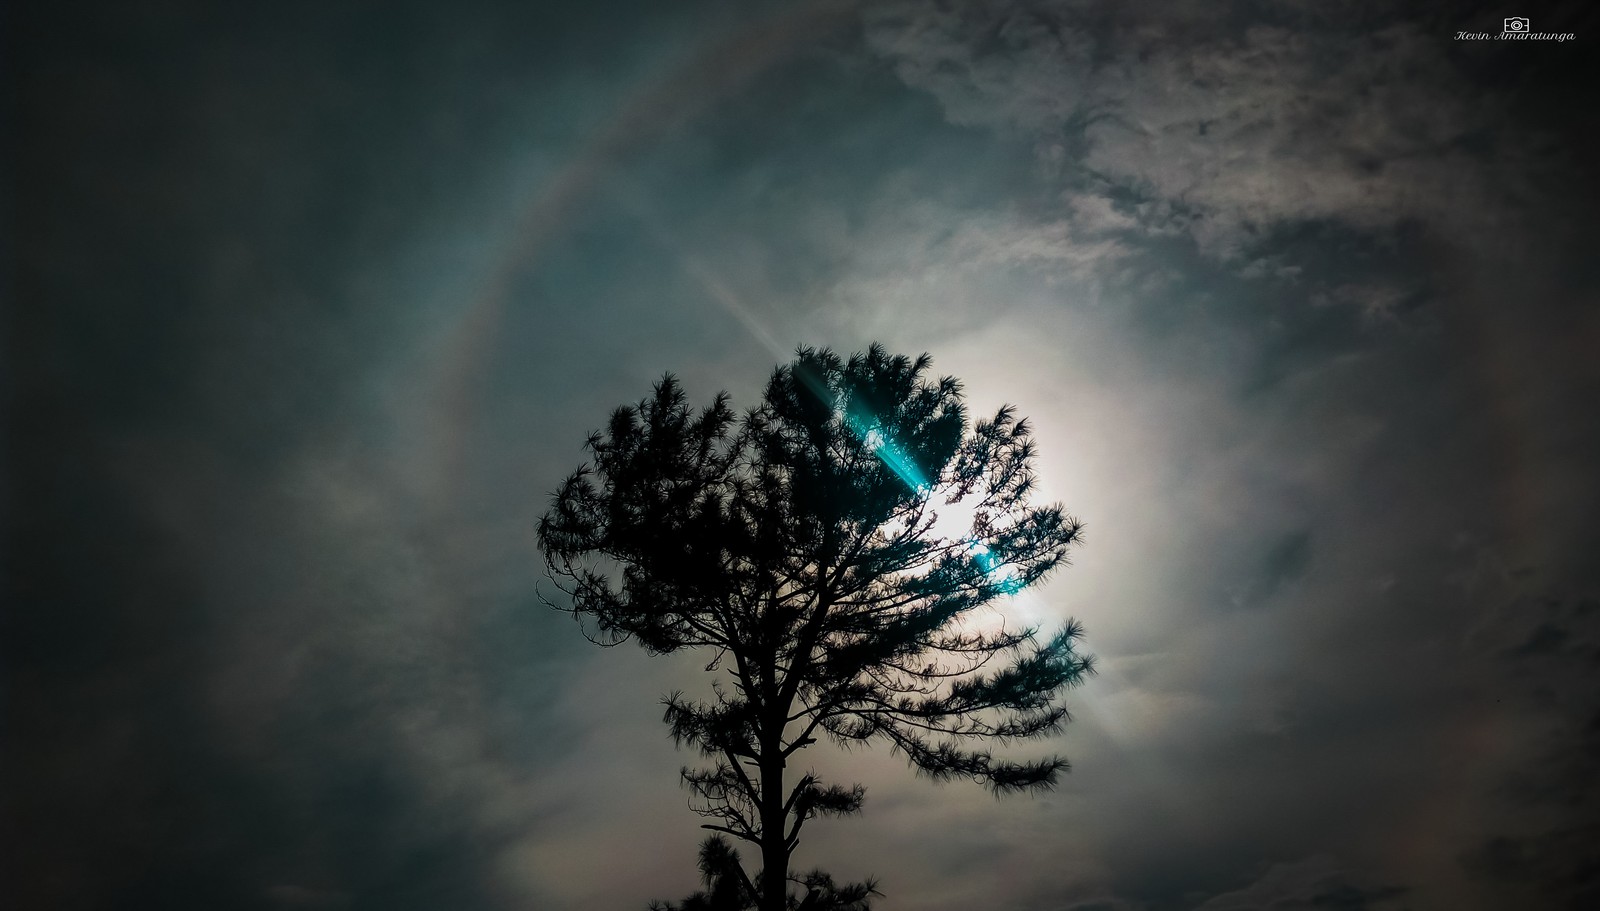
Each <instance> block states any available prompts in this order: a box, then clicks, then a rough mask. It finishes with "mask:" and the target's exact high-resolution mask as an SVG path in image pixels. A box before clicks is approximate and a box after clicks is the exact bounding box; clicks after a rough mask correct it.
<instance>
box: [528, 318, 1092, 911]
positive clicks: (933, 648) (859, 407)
mask: <svg viewBox="0 0 1600 911" xmlns="http://www.w3.org/2000/svg"><path fill="white" fill-rule="evenodd" d="M931 363H932V362H931V359H930V358H929V357H928V356H927V355H923V356H921V357H919V358H916V359H915V360H913V359H911V358H908V357H905V356H890V355H889V354H888V353H886V352H885V351H884V349H883V348H881V347H879V346H877V345H874V346H872V347H871V348H869V349H868V350H867V351H866V352H865V353H863V354H856V355H854V356H852V357H850V358H849V359H848V360H842V359H841V358H839V357H838V356H837V355H835V354H834V353H833V352H831V351H829V350H827V349H821V350H817V349H811V348H802V349H800V350H799V351H798V352H797V356H796V359H795V360H794V362H793V363H790V364H788V365H785V366H780V367H778V368H777V369H776V370H775V371H774V372H773V374H772V378H771V380H770V381H769V382H768V383H767V388H766V391H765V393H764V395H763V397H762V402H761V404H760V405H759V406H757V407H756V408H753V409H752V410H750V411H749V412H747V413H746V414H745V415H743V416H742V417H739V416H736V415H735V414H734V412H733V411H732V409H731V408H730V407H729V405H728V396H727V394H726V393H724V394H721V395H719V396H717V398H716V400H715V401H714V402H713V403H712V404H711V406H710V407H708V408H705V409H704V410H700V411H698V412H697V411H695V410H694V409H691V408H690V407H689V405H688V404H687V402H686V398H685V396H684V393H683V391H682V389H681V388H680V387H679V385H678V382H677V381H676V380H675V379H674V378H673V377H671V376H670V375H669V376H668V377H666V378H665V379H663V380H662V381H661V382H660V383H659V384H657V385H656V387H655V390H654V394H653V395H652V396H651V397H650V398H648V399H645V400H644V401H642V402H640V403H639V404H638V405H636V406H631V407H623V408H619V409H617V411H616V412H615V413H614V414H613V415H612V416H611V421H610V423H609V425H608V426H607V428H606V429H605V431H603V432H596V433H594V434H591V435H590V437H589V440H588V443H587V448H588V450H589V452H590V454H591V457H592V461H591V463H590V464H588V465H585V466H583V467H581V468H579V469H578V470H577V471H576V472H574V473H573V474H572V475H571V476H570V477H568V478H567V479H566V481H565V482H564V483H563V484H562V485H561V487H560V489H559V490H558V491H557V493H556V494H555V497H554V501H553V503H552V505H551V508H550V510H549V512H548V513H546V514H545V516H544V517H543V518H542V519H541V520H540V523H539V544H540V547H541V548H542V549H543V551H544V554H545V560H546V563H547V565H548V567H549V570H550V575H551V577H552V578H553V579H555V580H556V582H557V584H558V585H559V586H560V588H561V589H562V591H563V592H565V593H566V595H567V596H568V598H570V604H563V605H558V606H559V607H560V608H561V609H563V610H568V611H570V612H572V613H574V614H575V615H577V616H578V618H579V619H580V620H581V621H586V624H585V632H586V634H587V635H589V636H590V638H591V639H593V640H594V641H596V642H599V643H601V644H606V645H614V644H617V643H620V642H623V641H626V640H627V639H630V638H631V639H635V640H637V641H638V642H639V644H640V645H642V646H644V647H645V648H646V649H648V650H650V651H651V652H652V653H666V652H674V651H677V650H679V649H684V648H701V649H705V650H707V651H709V652H710V653H711V656H712V657H711V659H710V663H709V664H708V665H707V670H708V671H709V672H712V673H715V674H716V677H715V679H714V680H713V681H712V685H711V694H710V699H709V700H705V701H692V700H688V699H685V698H684V697H683V695H682V694H679V693H674V694H673V695H671V696H669V697H668V698H667V699H666V700H665V704H666V721H667V723H668V724H669V725H670V726H671V729H672V735H673V737H674V738H675V739H676V740H677V741H678V742H679V743H688V744H692V745H694V746H695V747H697V748H698V749H699V750H700V751H701V753H702V754H703V755H704V756H705V757H706V758H707V759H708V760H710V761H711V765H710V766H709V767H707V768H699V769H685V770H684V771H683V780H684V783H685V784H686V785H687V786H688V787H689V789H690V791H691V793H692V794H693V795H694V801H693V805H694V808H695V810H696V811H697V812H699V813H700V814H701V815H702V816H704V817H706V818H708V819H709V820H711V821H710V822H707V823H706V824H705V825H704V826H703V828H706V829H711V830H713V831H714V832H718V833H722V834H724V835H727V836H731V837H733V838H736V839H741V840H744V841H747V842H750V843H751V844H753V845H755V846H757V847H758V848H759V850H760V852H761V864H762V866H761V870H760V871H759V872H758V873H757V874H756V875H755V876H751V875H749V874H748V873H747V872H746V871H745V870H744V868H743V866H742V865H741V864H740V863H739V860H738V856H737V854H735V853H733V852H732V851H731V849H728V848H727V846H725V845H724V846H722V847H721V848H716V849H713V848H712V843H711V842H709V841H708V844H707V848H706V850H712V851H713V853H716V852H718V851H726V852H727V853H726V854H722V853H716V858H715V859H716V861H717V863H716V864H715V865H714V866H715V868H716V870H718V871H720V872H719V873H718V875H717V877H716V878H715V883H713V882H712V876H711V873H707V874H706V875H707V885H708V887H711V886H713V885H715V886H716V888H717V889H719V890H720V895H721V899H720V900H721V901H722V902H724V903H725V904H726V903H730V902H731V903H732V904H726V906H727V907H740V908H747V907H753V908H757V909H759V911H781V909H784V908H785V907H801V906H804V907H816V906H818V904H819V902H821V901H822V900H824V898H825V895H824V892H823V889H822V887H821V886H820V885H819V883H821V882H822V880H819V879H816V877H818V876H821V874H817V873H813V874H809V876H810V877H811V878H810V879H807V878H806V877H796V876H791V875H790V872H789V858H790V855H791V854H792V853H793V851H794V849H795V846H796V844H797V843H798V839H799V834H800V830H801V828H802V827H803V826H804V824H805V822H806V821H807V820H808V819H810V818H812V817H814V816H818V815H836V816H842V815H849V814H853V813H856V812H859V811H860V809H861V804H862V799H863V796H864V794H865V789H864V788H862V786H860V785H858V784H852V785H840V784H828V783H824V782H822V781H819V780H817V778H816V777H814V776H812V775H809V774H807V775H802V776H800V777H799V778H798V779H797V780H796V781H794V782H793V783H792V784H791V783H790V782H786V781H785V777H786V775H785V773H786V769H787V765H788V760H789V759H790V757H792V756H794V755H795V754H796V753H797V752H799V751H800V750H802V749H805V748H806V747H807V746H810V745H811V744H814V743H816V742H817V739H818V738H819V737H821V736H824V735H825V736H827V737H829V738H831V739H833V740H834V741H836V742H838V743H841V744H851V743H862V742H871V741H886V742H888V743H889V744H890V746H891V748H892V749H894V750H896V751H898V752H900V753H903V754H904V755H905V756H906V758H907V759H908V760H909V761H910V763H911V765H912V766H914V767H915V768H916V769H918V770H919V771H921V772H923V773H925V774H927V775H929V776H931V777H933V778H935V779H947V778H954V777H962V778H970V779H973V780H975V781H979V782H982V783H984V784H986V785H988V786H989V787H990V788H992V789H993V790H994V791H996V792H997V793H1004V792H1014V791H1024V790H1029V789H1037V788H1048V787H1050V786H1051V785H1053V784H1054V783H1055V780H1056V776H1057V775H1058V774H1059V773H1060V772H1062V771H1064V770H1065V769H1066V768H1067V763H1066V760H1064V759H1062V758H1060V757H1055V756H1051V757H1046V758H1042V759H1037V760H1032V761H1025V762H1015V761H1009V760H1004V759H1000V758H997V757H995V756H993V755H992V754H991V753H989V752H988V751H987V750H984V749H982V748H981V745H982V743H983V742H984V741H996V742H1001V743H1004V742H1007V741H1010V740H1025V739H1029V738H1036V737H1042V736H1045V735H1048V734H1051V733H1053V732H1055V731H1057V730H1059V729H1060V726H1061V725H1062V723H1064V722H1065V721H1066V720H1067V713H1066V709H1065V708H1063V707H1062V706H1061V705H1060V703H1059V696H1060V695H1061V694H1062V693H1063V692H1064V690H1066V689H1067V688H1069V687H1071V686H1074V685H1076V684H1078V683H1080V682H1082V680H1083V679H1084V677H1085V676H1086V675H1088V674H1090V673H1092V665H1091V659H1090V657H1089V656H1087V655H1084V654H1082V653H1080V652H1078V651H1077V650H1076V646H1077V642H1078V640H1079V638H1080V636H1081V632H1082V629H1081V627H1080V626H1079V625H1078V624H1077V623H1076V622H1071V621H1069V622H1068V623H1067V624H1066V625H1065V626H1064V627H1063V628H1061V629H1060V630H1058V631H1056V632H1054V633H1053V634H1051V635H1049V636H1048V637H1042V638H1041V637H1040V636H1039V634H1038V631H1037V630H1035V629H1032V628H1025V629H1017V630H1011V629H1007V628H1006V627H1005V626H1004V625H1003V624H1001V625H996V624H994V623H992V622H988V623H980V622H975V621H976V620H977V619H978V618H976V617H975V616H974V612H976V611H979V610H980V609H983V608H985V607H992V606H993V605H994V603H995V602H997V601H999V600H1000V599H1003V598H1005V597H1007V596H1009V595H1012V594H1015V593H1017V592H1020V591H1022V590H1023V589H1026V588H1028V587H1029V586H1031V585H1034V584H1035V583H1037V582H1038V581H1039V580H1041V579H1042V578H1044V577H1045V576H1046V575H1047V574H1048V573H1050V572H1051V570H1053V569H1055V568H1056V567H1058V566H1060V565H1061V564H1062V563H1063V562H1064V561H1065V560H1066V556H1067V552H1068V550H1069V548H1070V547H1071V546H1072V545H1073V544H1075V543H1077V542H1078V541H1079V539H1080V537H1081V535H1082V528H1083V526H1082V524H1081V523H1079V522H1078V521H1077V520H1076V519H1073V518H1071V517H1069V516H1068V515H1066V513H1065V512H1063V511H1062V509H1061V507H1060V506H1056V505H1048V506H1035V505H1032V504H1031V503H1030V496H1031V494H1032V493H1033V486H1034V473H1033V465H1032V463H1033V456H1034V446H1033V441H1032V437H1031V434H1030V432H1029V429H1028V425H1027V422H1026V421H1025V420H1019V419H1017V418H1016V417H1015V416H1014V414H1013V412H1012V409H1010V408H1009V407H1006V408H1001V409H1000V410H999V412H997V413H996V414H995V416H994V417H993V418H992V419H989V420H985V421H979V422H977V423H976V424H975V425H972V426H969V425H968V423H967V419H966V409H965V406H964V404H963V399H962V394H961V385H960V383H959V382H957V381H956V380H954V379H952V378H950V377H941V378H939V379H937V380H932V379H929V378H928V377H927V372H928V368H929V367H930V366H931ZM941 512H943V513H944V514H945V515H944V516H943V517H941V516H940V513H941ZM951 516H959V517H960V519H961V521H960V525H961V526H962V527H960V528H958V529H955V530H952V529H951V518H950V517H951ZM706 856H708V855H704V853H703V856H702V869H703V871H704V870H705V869H706V867H705V863H706V861H705V857H706ZM790 882H793V883H796V884H798V885H799V886H801V887H802V888H804V889H805V890H806V892H805V894H804V895H793V896H791V895H790V894H789V890H788V886H789V883H790ZM826 889H827V890H829V891H831V892H832V893H833V894H835V895H840V896H848V897H850V898H851V900H853V901H856V902H858V904H857V905H854V907H864V906H865V901H866V893H867V892H869V891H870V885H862V884H858V885H856V886H846V887H840V888H838V889H835V888H834V887H833V885H832V883H831V881H828V884H827V886H826ZM863 889H865V890H866V891H862V890H863ZM808 902H809V904H807V903H808Z"/></svg>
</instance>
